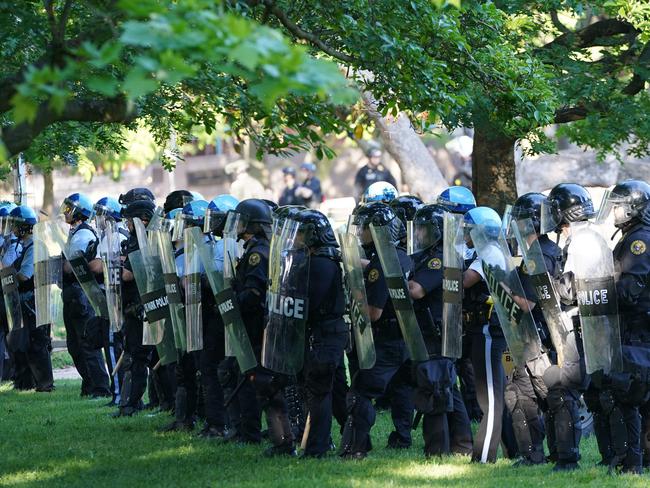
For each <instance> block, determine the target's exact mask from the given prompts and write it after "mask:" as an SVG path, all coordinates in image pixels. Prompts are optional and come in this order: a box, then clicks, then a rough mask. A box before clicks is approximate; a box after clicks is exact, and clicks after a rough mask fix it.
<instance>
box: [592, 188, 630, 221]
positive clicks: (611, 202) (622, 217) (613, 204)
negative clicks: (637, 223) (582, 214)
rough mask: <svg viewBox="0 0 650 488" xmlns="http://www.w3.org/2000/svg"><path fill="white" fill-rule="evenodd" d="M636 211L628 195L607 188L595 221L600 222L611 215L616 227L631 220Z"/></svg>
mask: <svg viewBox="0 0 650 488" xmlns="http://www.w3.org/2000/svg"><path fill="white" fill-rule="evenodd" d="M637 213H638V212H637V210H636V209H635V208H634V205H633V204H632V202H631V198H630V197H629V196H627V195H626V196H623V195H618V194H616V193H614V191H612V190H607V191H606V192H605V194H604V195H603V199H602V202H601V204H600V208H599V209H598V215H597V217H596V223H598V224H602V223H603V222H605V221H606V220H607V219H608V218H609V217H610V216H613V217H614V225H615V226H617V227H618V226H621V225H624V224H626V223H627V222H629V221H630V220H632V219H633V218H634V217H635V216H636V215H637Z"/></svg>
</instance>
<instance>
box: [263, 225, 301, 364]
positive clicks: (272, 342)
mask: <svg viewBox="0 0 650 488" xmlns="http://www.w3.org/2000/svg"><path fill="white" fill-rule="evenodd" d="M281 235H282V237H281V241H280V242H278V243H276V245H275V248H276V249H278V250H279V255H280V274H279V275H278V276H270V277H269V278H270V280H269V287H268V291H267V299H266V302H267V314H268V318H267V322H266V327H265V328H264V341H263V345H262V366H264V367H265V368H267V369H270V370H271V371H274V372H276V373H281V374H288V375H293V374H297V373H298V372H299V371H300V370H301V369H302V365H303V362H304V353H305V329H306V324H307V315H308V312H309V296H308V284H309V251H308V249H307V247H306V246H305V245H304V243H303V236H302V233H301V232H300V224H299V223H298V222H296V221H294V220H291V219H287V220H286V221H285V223H284V230H283V231H282V233H281ZM273 238H274V239H275V238H276V237H275V236H273Z"/></svg>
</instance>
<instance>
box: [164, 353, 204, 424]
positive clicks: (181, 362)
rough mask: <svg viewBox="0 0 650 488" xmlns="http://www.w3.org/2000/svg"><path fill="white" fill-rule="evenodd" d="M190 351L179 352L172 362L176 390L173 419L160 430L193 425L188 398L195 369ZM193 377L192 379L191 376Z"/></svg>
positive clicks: (192, 415)
mask: <svg viewBox="0 0 650 488" xmlns="http://www.w3.org/2000/svg"><path fill="white" fill-rule="evenodd" d="M191 363H192V356H191V353H182V354H179V356H178V360H177V361H176V363H174V376H175V378H174V384H175V385H176V392H175V395H174V420H173V421H172V422H171V423H169V424H167V425H165V426H163V427H162V428H161V429H160V431H161V432H170V431H174V430H192V428H193V427H194V411H193V410H192V406H191V400H190V399H189V398H188V397H189V396H190V393H189V392H188V391H189V390H190V389H191V386H190V385H191V384H192V382H193V381H195V377H196V370H195V369H194V368H193V367H192V364H191ZM192 377H194V379H193V378H192Z"/></svg>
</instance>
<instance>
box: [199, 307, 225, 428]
mask: <svg viewBox="0 0 650 488" xmlns="http://www.w3.org/2000/svg"><path fill="white" fill-rule="evenodd" d="M218 327H220V328H221V331H222V333H221V334H219V330H218ZM223 341H224V339H223V324H222V322H221V321H220V320H217V318H216V317H210V320H204V321H203V350H201V352H200V365H201V383H202V385H203V389H204V390H203V391H204V394H205V395H204V397H205V422H206V423H205V428H204V429H203V430H202V431H201V434H200V435H202V436H204V437H223V435H224V431H225V429H226V411H225V408H224V404H223V402H224V394H223V388H222V387H221V383H219V363H220V362H221V360H222V359H223V352H224V350H223V347H224V343H223Z"/></svg>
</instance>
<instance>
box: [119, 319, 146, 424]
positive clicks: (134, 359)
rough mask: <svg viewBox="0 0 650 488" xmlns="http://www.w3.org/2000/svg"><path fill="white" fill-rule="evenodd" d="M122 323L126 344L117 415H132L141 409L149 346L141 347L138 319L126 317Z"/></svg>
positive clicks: (140, 331) (140, 325) (140, 323)
mask: <svg viewBox="0 0 650 488" xmlns="http://www.w3.org/2000/svg"><path fill="white" fill-rule="evenodd" d="M124 322H125V323H124V328H125V334H126V343H125V352H124V359H123V360H122V365H123V367H124V368H125V369H124V383H123V385H122V398H121V402H120V412H119V415H133V414H134V413H135V412H137V411H138V410H140V409H141V408H142V397H143V395H144V392H145V390H146V387H147V362H148V360H149V355H150V352H151V346H143V345H142V321H141V320H140V319H139V318H138V317H135V316H132V315H127V316H126V319H125V321H124Z"/></svg>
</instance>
